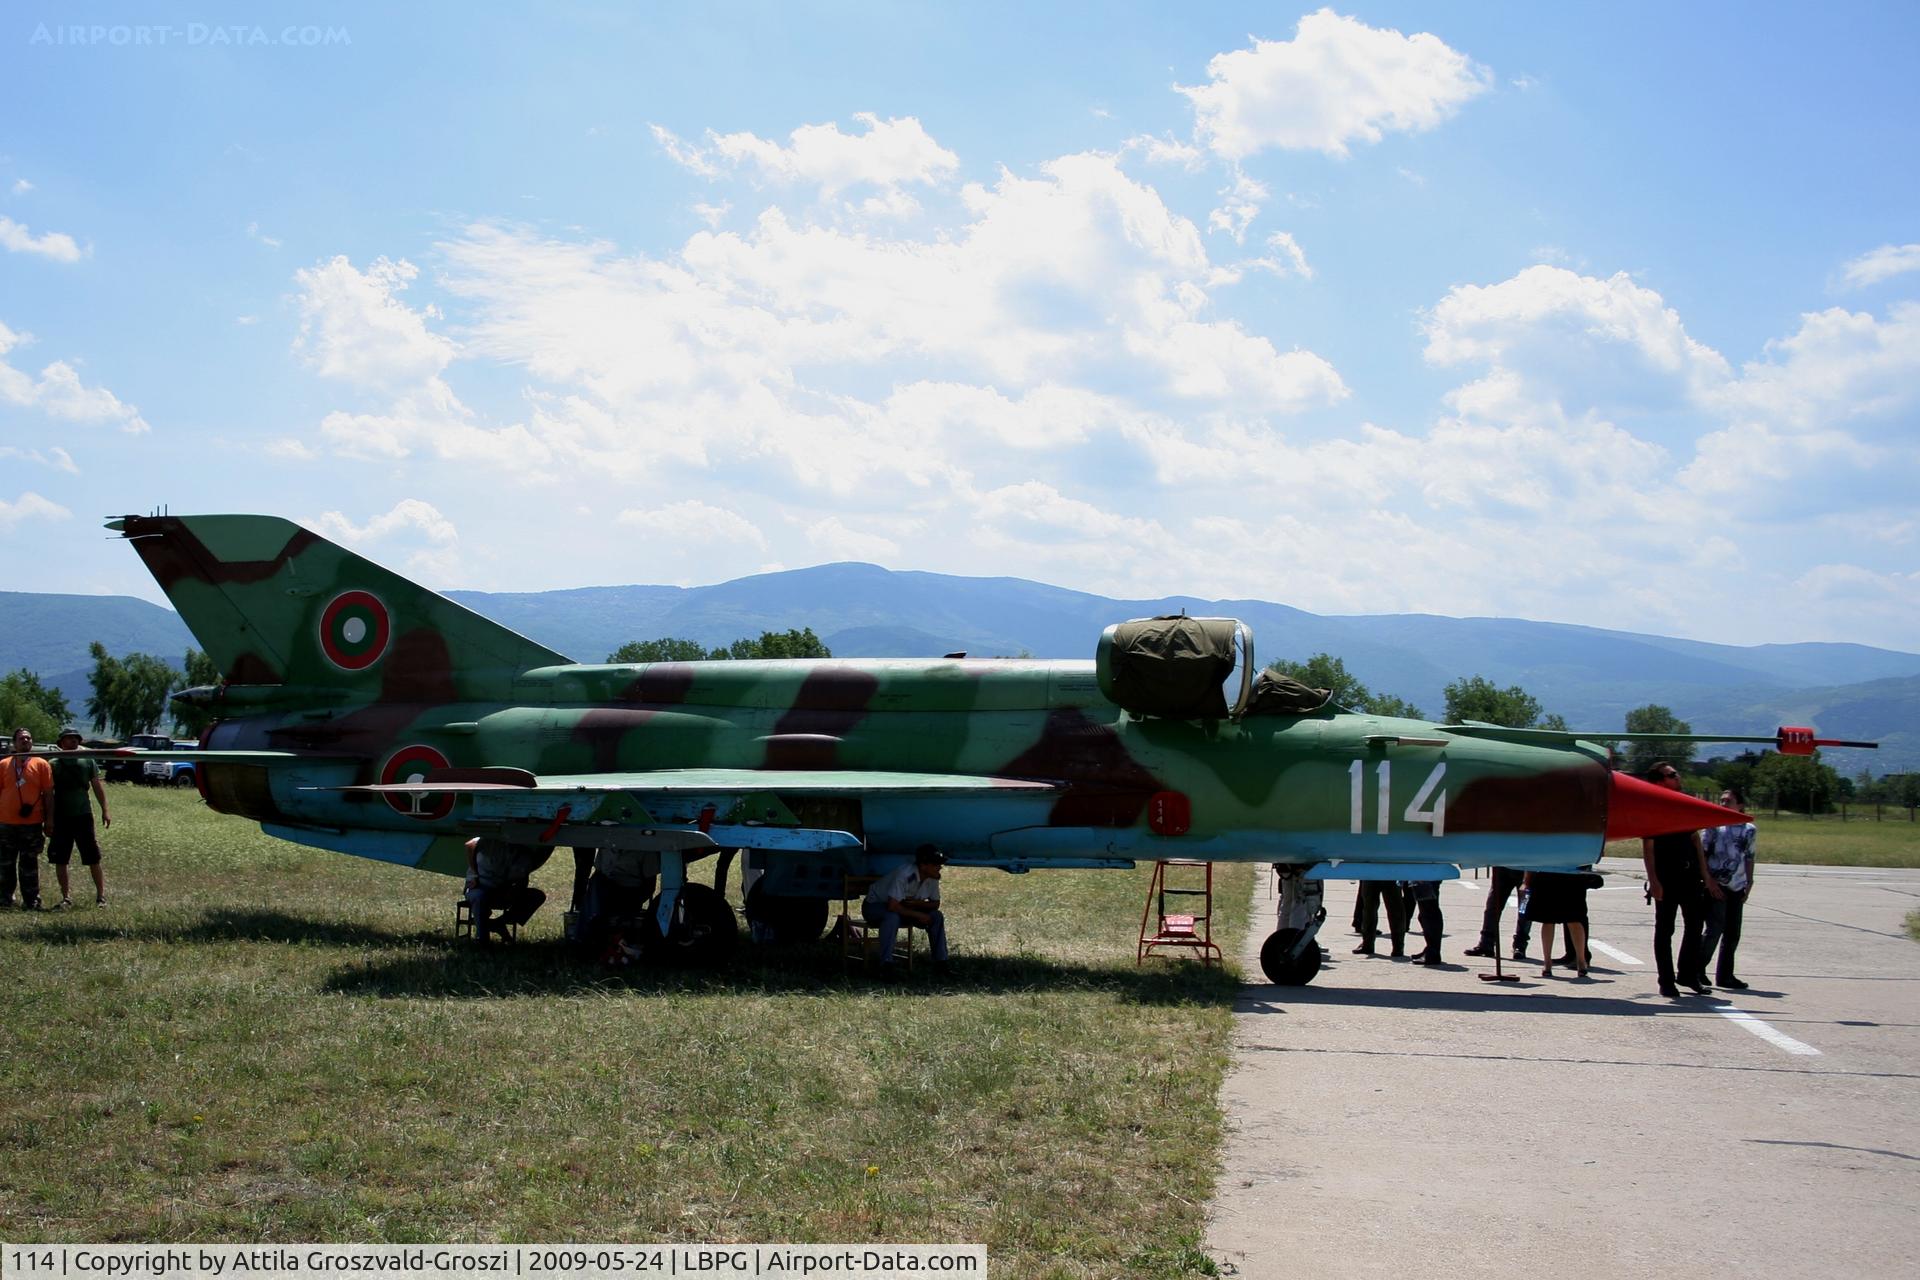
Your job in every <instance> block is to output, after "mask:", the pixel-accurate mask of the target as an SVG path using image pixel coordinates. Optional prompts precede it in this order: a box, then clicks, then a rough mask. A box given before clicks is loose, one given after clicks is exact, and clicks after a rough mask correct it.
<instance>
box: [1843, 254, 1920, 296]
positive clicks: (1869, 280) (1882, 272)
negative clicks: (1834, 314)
mask: <svg viewBox="0 0 1920 1280" xmlns="http://www.w3.org/2000/svg"><path fill="white" fill-rule="evenodd" d="M1909 271H1920V244H1883V245H1881V246H1880V247H1879V248H1878V249H1874V250H1872V251H1870V252H1868V253H1863V254H1861V255H1860V256H1859V257H1857V258H1855V259H1854V260H1853V261H1852V262H1849V263H1848V264H1847V265H1846V266H1845V267H1843V268H1841V276H1842V278H1843V279H1844V280H1845V282H1846V284H1847V286H1848V287H1849V288H1854V289H1860V288H1864V287H1866V286H1867V285H1870V284H1879V283H1880V282H1881V281H1882V280H1891V279H1892V278H1893V277H1895V276H1898V275H1905V274H1906V273H1907V272H1909Z"/></svg>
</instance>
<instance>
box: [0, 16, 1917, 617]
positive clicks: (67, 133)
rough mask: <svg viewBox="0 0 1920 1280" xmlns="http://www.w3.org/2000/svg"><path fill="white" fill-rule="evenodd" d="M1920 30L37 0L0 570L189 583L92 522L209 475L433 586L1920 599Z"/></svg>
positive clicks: (1715, 22) (1805, 604) (41, 584)
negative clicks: (970, 578)
mask: <svg viewBox="0 0 1920 1280" xmlns="http://www.w3.org/2000/svg"><path fill="white" fill-rule="evenodd" d="M263 14H265V15H268V16H262V15H263ZM1917 37H1920V10H1915V9H1913V7H1912V6H1910V5H1898V4H1895V5H1848V6H1844V7H1841V8H1840V9H1839V10H1838V11H1837V12H1832V13H1822V12H1816V11H1813V10H1809V9H1807V8H1805V7H1803V6H1788V5H1768V4H1740V5H1733V4H1694V5H1686V6H1668V5H1650V4H1649V5H1618V4H1607V5H1582V4H1566V5H1551V6H1546V5H1539V6H1514V5H1491V4H1489V5H1450V6H1431V5H1389V4H1373V5H1365V6H1357V7H1351V8H1340V9H1322V10H1314V9H1308V8H1302V7H1282V6H1273V5H1229V4H1221V5H1208V6H1199V7H1190V8H1189V9H1188V10H1185V11H1182V10H1176V9H1175V8H1174V7H1173V6H1167V5H1153V4H1138V5H1112V4H1103V5H1087V6H1051V7H1045V8H1041V9H1039V10H1038V11H1036V8H1035V7H1034V6H1029V5H983V4H969V5H917V6H895V5H869V4H841V5H813V6H807V5H795V4H766V5H719V4H715V5H696V4H678V5H666V4H654V5H644V6H641V5H636V6H615V5H605V6H602V5H589V4H572V5H553V6H545V7H542V8H541V9H540V10H539V11H538V12H537V13H531V12H530V13H527V14H525V15H521V16H501V15H496V14H491V13H474V12H469V11H468V9H467V7H464V6H454V5H419V6H411V7H409V8H408V9H406V11H404V12H402V13H398V14H396V13H390V12H386V11H384V9H383V8H380V7H363V6H358V5H351V4H335V5H319V4H313V5H300V4H292V5H280V6H251V5H250V6H222V5H214V4H209V5H192V4H188V5H182V6H179V7H178V8H177V10H176V11H175V12H174V13H172V14H156V12H155V9H154V7H152V6H116V5H55V4H51V3H43V4H36V3H6V4H4V5H0V429H3V430H4V442H0V463H4V464H5V467H4V470H0V545H4V546H5V548H6V549H7V551H8V552H9V554H8V556H7V563H8V564H9V566H10V568H11V572H10V573H9V574H8V575H7V581H6V585H7V586H8V587H10V588H15V589H22V590H40V591H81V592H108V593H129V594H137V595H143V596H146V597H148V598H154V597H155V591H154V589H153V587H152V584H151V582H150V581H149V580H148V579H147V578H146V576H145V574H144V572H143V571H142V570H141V569H140V567H139V564H138V562H137V560H136V558H135V557H134V556H132V555H131V554H130V553H129V552H128V551H127V549H126V548H124V547H121V546H119V545H117V544H116V543H114V542H112V541H111V540H108V539H106V538H104V537H102V536H101V535H99V534H97V533H96V532H95V529H96V527H97V526H96V524H95V520H96V517H100V516H105V515H110V514H115V513H119V512H123V511H128V510H137V511H144V510H147V509H150V508H152V507H155V506H157V505H160V504H167V505H169V506H170V507H171V508H172V509H173V510H175V511H229V510H254V511H267V512H273V513H276V514H282V515H286V516H289V517H292V518H295V519H298V520H300V521H302V522H303V523H307V524H309V525H310V526H312V527H314V528H316V529H318V530H320V531H321V532H323V533H326V534H327V535H328V536H331V537H334V538H336V539H338V540H341V541H344V542H348V543H350V544H351V545H354V546H355V547H356V548H358V549H359V550H361V551H362V552H363V553H364V554H367V555H369V556H371V557H372V558H374V559H377V560H380V561H382V562H383V563H387V564H390V565H392V566H394V567H395V568H398V569H400V570H402V571H404V572H408V573H410V574H413V575H414V576H417V577H419V578H420V579H421V580H423V581H425V582H427V583H428V584H429V585H433V586H436V587H474V588H482V589H499V590H534V589H540V588H544V587H558V586H581V585H593V584H606V583H625V582H674V583H688V584H690V583H700V582H711V581H718V580H721V579H724V578H729V577H734V576H738V575H741V574H745V573H751V572H756V571H759V570H762V569H766V568H774V567H796V566H800V565H806V564H814V563H820V562H825V561H832V560H842V559H860V560H870V561H874V562H877V563H881V564H885V565H888V566H890V567H894V568H912V569H930V570H936V571H943V572H951V573H965V574H994V575H997V574H1010V575H1016V576H1022V577H1030V578H1036V579H1040V580H1043V581H1048V582H1054V583H1058V584H1061V585H1065V586H1071V587H1078V588H1083V589H1087V590H1093V591H1099V592H1103V593H1107V594H1113V595H1128V596H1149V595H1158V594H1161V593H1169V592H1186V593H1193V594H1199V595H1205V596H1215V597H1223V598H1233V597H1258V598H1263V599H1271V600H1277V601H1282V602H1285V603H1288V604H1292V605H1296V606H1298V607H1301V608H1306V609H1311V610H1314V611H1317V612H1323V613H1383V612H1409V611H1417V612H1431V613H1444V614H1453V615H1487V614H1496V615H1512V616H1523V617H1531V618H1540V619H1547V620H1554V621H1567V622H1578V623H1586V624H1591V625H1596V626H1607V627H1617V628H1623V629H1629V630H1644V631H1654V632H1660V633H1664V634H1675V635H1685V636H1691V637H1696V638H1700V639H1708V640H1719V641H1727V642H1732V643H1762V642H1775V641H1797V640H1853V641H1859V642H1863V643H1870V644H1880V645H1886V646H1891V647H1895V648H1904V649H1909V650H1913V649H1920V504H1916V501H1915V498H1914V496H1913V495H1914V493H1915V492H1916V490H1917V489H1920V484H1917V483H1916V482H1917V481H1920V433H1917V432H1916V430H1915V428H1916V425H1917V421H1916V420H1917V417H1920V199H1917V198H1916V197H1920V177H1917V176H1916V175H1920V163H1916V161H1917V160H1920V156H1916V154H1915V150H1916V148H1915V144H1914V141H1913V132H1912V124H1913V121H1914V120H1915V119H1916V118H1920V109H1917V108H1920V101H1917V99H1920V88H1916V79H1915V77H1914V76H1913V74H1912V67H1913V66H1914V65H1915V58H1916V55H1917V54H1920V38H1917ZM1275 645H1278V646H1279V648H1278V649H1277V650H1275V651H1284V640H1283V639H1281V638H1272V639H1268V640H1266V641H1265V645H1264V646H1263V647H1268V648H1270V649H1271V648H1273V646H1275Z"/></svg>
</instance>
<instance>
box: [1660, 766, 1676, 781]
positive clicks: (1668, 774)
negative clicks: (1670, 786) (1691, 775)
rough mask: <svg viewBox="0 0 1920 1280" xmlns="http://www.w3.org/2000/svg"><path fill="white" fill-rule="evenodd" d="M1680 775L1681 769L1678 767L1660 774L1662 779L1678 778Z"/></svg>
mask: <svg viewBox="0 0 1920 1280" xmlns="http://www.w3.org/2000/svg"><path fill="white" fill-rule="evenodd" d="M1679 776H1680V771H1679V770H1678V769H1668V770H1667V771H1666V772H1665V773H1663V774H1661V775H1660V777H1661V779H1662V780H1665V779H1667V778H1677V777H1679Z"/></svg>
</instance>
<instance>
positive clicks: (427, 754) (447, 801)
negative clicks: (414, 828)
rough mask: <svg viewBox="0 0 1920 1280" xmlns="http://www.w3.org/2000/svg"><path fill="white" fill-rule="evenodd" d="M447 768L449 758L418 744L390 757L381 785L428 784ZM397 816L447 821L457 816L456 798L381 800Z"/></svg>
mask: <svg viewBox="0 0 1920 1280" xmlns="http://www.w3.org/2000/svg"><path fill="white" fill-rule="evenodd" d="M446 767H447V758H446V757H445V756H443V755H441V754H440V753H439V752H438V751H435V750H434V749H433V748H432V747H429V746H425V745H422V744H420V743H415V744H414V745H412V746H410V747H402V748H400V749H399V750H398V751H396V752H394V753H393V754H392V755H390V756H388V757H387V762H386V764H384V765H382V766H381V768H380V781H381V782H383V783H391V782H424V781H426V778H427V774H429V773H430V772H432V771H433V770H435V769H444V768H446ZM381 798H382V799H384V800H385V801H386V802H387V803H388V804H389V805H391V806H392V807H393V809H394V811H395V812H396V813H404V814H405V815H407V817H409V818H444V817H446V816H447V815H448V814H450V813H452V812H453V797H452V796H448V795H420V794H414V795H387V796H383V797H381Z"/></svg>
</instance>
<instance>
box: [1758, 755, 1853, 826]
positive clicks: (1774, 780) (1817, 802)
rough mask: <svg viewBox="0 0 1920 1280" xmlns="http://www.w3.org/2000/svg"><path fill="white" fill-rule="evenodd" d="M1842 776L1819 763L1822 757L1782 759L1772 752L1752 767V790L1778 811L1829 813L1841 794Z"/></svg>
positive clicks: (1790, 757)
mask: <svg viewBox="0 0 1920 1280" xmlns="http://www.w3.org/2000/svg"><path fill="white" fill-rule="evenodd" d="M1839 781H1840V776H1839V775H1838V774H1836V773H1835V772H1834V771H1833V769H1832V768H1831V767H1829V766H1828V765H1825V764H1822V763H1821V762H1820V753H1819V752H1817V751H1816V752H1814V754H1812V755H1810V756H1783V755H1781V754H1779V753H1778V752H1775V751H1769V752H1767V753H1766V754H1765V755H1763V756H1761V757H1760V763H1759V764H1756V765H1755V766H1754V767H1753V789H1754V792H1755V793H1756V794H1757V795H1758V796H1759V797H1760V798H1761V800H1763V801H1767V802H1771V803H1772V805H1773V806H1774V807H1775V808H1776V809H1790V810H1793V811H1794V812H1796V813H1830V812H1832V810H1833V799H1834V796H1835V794H1836V793H1837V792H1838V791H1839Z"/></svg>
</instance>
